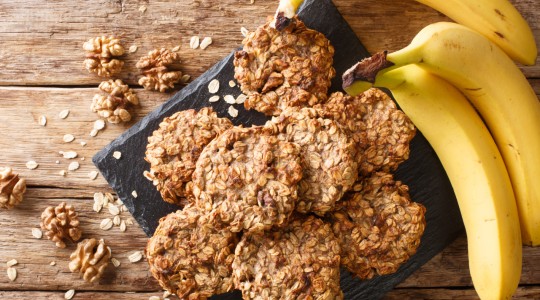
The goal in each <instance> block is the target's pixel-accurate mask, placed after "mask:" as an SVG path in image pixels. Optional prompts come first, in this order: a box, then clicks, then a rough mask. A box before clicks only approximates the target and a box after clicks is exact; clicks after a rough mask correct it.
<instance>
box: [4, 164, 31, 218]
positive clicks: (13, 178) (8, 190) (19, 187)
mask: <svg viewBox="0 0 540 300" xmlns="http://www.w3.org/2000/svg"><path fill="white" fill-rule="evenodd" d="M25 192H26V181H25V180H24V179H23V178H19V175H18V174H15V173H13V170H12V169H11V168H2V167H0V208H7V209H10V208H13V207H14V206H16V205H17V204H19V203H21V201H22V200H23V194H24V193H25Z"/></svg>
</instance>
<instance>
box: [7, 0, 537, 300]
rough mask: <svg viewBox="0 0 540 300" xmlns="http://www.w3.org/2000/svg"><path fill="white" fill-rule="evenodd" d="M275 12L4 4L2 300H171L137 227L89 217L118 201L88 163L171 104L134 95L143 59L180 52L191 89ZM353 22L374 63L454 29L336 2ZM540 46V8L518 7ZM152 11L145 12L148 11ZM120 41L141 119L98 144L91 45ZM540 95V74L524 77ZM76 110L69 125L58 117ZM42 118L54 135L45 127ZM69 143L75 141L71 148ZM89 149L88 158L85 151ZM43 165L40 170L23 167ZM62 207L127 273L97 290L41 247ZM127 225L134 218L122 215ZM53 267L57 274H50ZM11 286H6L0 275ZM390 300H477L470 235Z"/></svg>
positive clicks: (532, 271) (141, 3) (257, 5)
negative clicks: (105, 199) (13, 195)
mask: <svg viewBox="0 0 540 300" xmlns="http://www.w3.org/2000/svg"><path fill="white" fill-rule="evenodd" d="M275 2H276V1H263V0H255V2H254V3H253V4H252V3H250V0H242V1H235V0H220V1H218V0H178V1H164V0H161V1H159V0H158V1H155V0H138V1H129V0H97V1H86V0H77V1H75V0H69V1H68V0H45V1H44V0H24V1H20V0H0V151H1V152H0V153H1V154H0V166H11V167H12V168H13V169H14V170H15V171H16V172H19V173H20V175H21V176H22V177H24V178H26V179H27V183H28V191H27V193H26V195H25V199H24V202H23V203H22V204H21V205H20V206H18V207H17V208H16V209H13V210H10V211H5V210H2V211H0V226H1V227H0V263H2V267H0V270H1V272H3V273H0V298H1V299H63V296H64V293H65V292H66V291H67V290H69V289H75V290H76V291H77V292H76V295H75V298H74V299H95V300H97V299H148V298H149V297H150V296H160V295H162V291H161V289H160V287H159V285H158V284H157V282H156V281H155V280H154V279H153V277H152V276H151V275H150V273H149V272H148V267H147V264H146V262H145V261H144V260H143V261H141V262H138V263H130V262H129V261H128V258H127V257H128V255H129V254H131V253H132V252H134V251H138V250H143V249H144V247H145V243H146V240H147V238H146V236H145V235H144V234H143V231H142V230H141V229H140V228H139V227H138V226H137V225H136V224H134V225H131V226H128V229H127V231H126V232H121V231H120V230H119V229H118V227H115V228H113V229H111V230H109V231H103V230H100V229H99V223H100V222H101V220H102V219H103V218H107V217H109V214H108V213H105V212H101V213H96V212H94V211H93V210H92V204H93V200H92V198H93V194H94V193H96V192H111V189H110V188H109V187H108V185H107V183H106V182H105V180H104V179H103V178H102V177H101V176H99V177H98V178H97V179H96V180H90V179H89V178H88V173H89V172H90V171H93V170H96V169H95V167H94V166H93V164H92V162H91V157H92V156H93V155H94V154H95V153H96V152H97V151H98V150H100V149H101V148H103V147H104V146H105V145H106V144H108V143H109V142H110V141H111V140H113V139H114V138H115V137H117V136H118V135H120V134H121V133H122V132H123V131H125V130H126V129H127V128H128V127H129V126H131V125H133V124H134V123H135V122H136V121H138V120H140V119H141V118H142V117H143V116H145V115H146V114H147V113H148V112H150V111H151V110H153V109H154V108H155V107H156V106H158V105H160V104H161V103H163V102H164V101H166V100H167V99H168V98H169V97H170V96H171V95H172V94H161V93H157V92H148V91H144V90H142V89H140V87H138V86H137V85H136V81H137V77H138V72H137V70H136V68H135V63H136V61H137V60H138V58H139V57H140V56H142V55H144V54H146V53H147V52H148V51H150V50H152V49H154V48H160V47H169V48H172V47H175V46H178V45H179V46H181V55H182V57H183V66H182V70H183V71H184V72H185V73H187V74H189V75H191V76H192V77H193V78H195V77H197V76H199V75H200V74H201V73H203V72H204V71H205V70H206V69H208V68H209V67H210V66H212V65H213V64H214V63H216V62H217V61H219V60H220V59H221V58H222V57H224V56H225V55H227V54H228V53H229V52H230V51H231V50H232V49H234V48H235V47H237V46H238V45H240V42H241V40H242V35H241V34H240V27H242V26H243V27H246V28H247V29H249V30H253V29H254V28H256V27H257V26H258V25H259V24H261V23H263V22H264V21H265V18H266V17H267V16H268V15H271V14H272V13H273V11H274V9H275V7H276V3H275ZM334 2H335V4H336V5H337V6H338V8H339V10H340V11H341V13H342V14H343V15H344V16H345V19H346V20H347V21H348V22H349V24H351V26H352V28H353V29H354V31H355V32H356V33H357V35H358V36H359V37H360V39H361V40H362V41H363V43H364V44H365V45H366V46H367V48H368V50H369V51H371V52H374V51H378V50H383V49H387V50H397V49H399V48H401V47H403V46H405V45H407V44H408V42H409V41H410V40H411V38H412V37H413V36H414V35H415V34H416V32H418V31H419V30H420V29H421V28H422V27H424V26H425V25H428V24H429V23H432V22H434V21H439V20H446V18H445V17H444V16H442V15H441V14H439V13H437V12H435V11H433V10H431V9H430V8H428V7H425V6H422V5H420V4H418V3H416V2H414V1H412V0H391V1H380V0H362V1H361V0H354V1H351V0H334ZM513 2H514V3H515V5H516V6H517V8H518V9H519V10H520V11H521V12H522V13H523V14H524V16H525V18H526V19H527V20H528V21H529V23H530V25H531V27H532V28H533V30H534V33H535V36H536V37H537V40H540V1H538V0H514V1H513ZM143 8H146V10H144V9H143ZM111 34H114V35H117V36H120V37H121V38H122V42H123V44H124V45H125V47H126V48H129V47H130V46H132V45H136V46H137V47H138V50H137V51H136V52H135V53H130V54H128V55H126V58H125V62H126V63H125V66H124V71H123V72H122V75H121V76H120V78H121V79H123V80H124V81H126V82H128V83H129V84H130V85H133V86H134V87H136V88H137V94H138V96H139V98H140V100H141V107H140V108H137V109H135V110H133V111H134V114H135V116H134V120H133V121H132V122H131V123H129V124H127V125H107V128H106V129H105V130H104V131H102V132H100V133H99V135H98V136H96V137H91V136H90V135H89V133H90V131H91V129H92V126H93V121H95V120H96V119H97V115H96V114H94V113H92V112H91V111H90V109H89V107H90V103H91V101H92V97H93V95H94V94H95V93H96V92H97V85H98V84H99V83H100V82H101V78H99V77H97V76H95V75H93V74H90V73H88V72H86V71H85V70H84V69H83V68H82V61H83V59H84V53H83V50H82V44H83V42H84V41H85V40H87V39H88V38H91V37H95V36H100V35H111ZM193 35H199V36H200V37H201V38H202V37H205V36H211V37H212V39H213V41H214V42H213V44H212V45H211V46H210V47H208V48H207V49H206V50H200V49H199V50H192V49H190V48H189V39H190V37H191V36H193ZM522 70H523V72H524V73H525V74H526V76H527V77H528V78H529V79H530V82H531V84H532V85H533V87H534V89H535V91H536V92H537V94H540V65H539V64H538V61H537V65H536V66H532V67H524V68H522ZM65 109H69V110H70V114H69V116H68V117H67V118H66V119H60V118H59V117H58V114H59V113H60V111H62V110H65ZM41 115H44V116H46V117H47V119H48V122H47V125H46V126H45V127H43V126H40V125H38V118H39V117H40V116H41ZM65 134H72V135H74V136H75V137H76V140H75V141H74V142H72V143H64V142H63V140H62V138H63V136H64V135H65ZM82 141H85V142H86V143H87V144H86V146H82V145H81V143H80V142H82ZM59 151H76V152H77V153H78V158H77V159H76V160H77V161H78V162H79V163H80V168H79V169H78V170H75V171H70V172H68V174H67V175H66V176H65V177H63V176H61V175H59V172H60V171H61V170H67V167H68V164H69V163H70V162H71V161H74V160H68V159H64V158H63V157H61V155H60V154H59ZM30 160H35V161H36V162H38V163H39V167H38V168H37V169H35V170H29V169H27V168H26V166H25V164H26V162H27V161H30ZM62 201H66V202H68V203H71V204H73V205H74V206H75V207H76V209H77V210H78V211H79V215H80V218H81V228H82V229H83V231H84V235H83V236H84V237H85V238H86V237H96V238H104V239H105V240H106V241H107V242H108V243H109V244H110V246H111V248H112V250H113V257H115V258H117V259H118V260H119V261H120V262H121V265H120V266H119V267H118V268H114V267H112V266H110V267H109V268H108V269H107V272H106V274H105V276H104V278H103V279H102V280H101V281H100V282H99V284H88V283H86V282H84V281H83V280H82V279H79V276H78V274H73V273H71V272H69V270H68V262H69V254H70V253H71V252H72V251H73V250H74V248H75V247H74V246H73V245H71V246H69V247H68V248H67V249H58V248H56V247H55V246H54V244H53V243H52V242H51V241H48V240H46V239H45V238H42V239H35V238H34V237H33V236H32V229H33V228H39V217H40V214H41V212H42V211H43V210H44V209H45V208H46V207H47V206H51V205H57V204H59V203H60V202H62ZM122 218H125V219H127V218H129V215H128V213H123V215H122ZM523 255H524V257H523V275H522V277H521V285H520V288H519V290H518V292H517V294H516V298H523V299H531V298H536V299H540V248H530V247H524V252H523ZM11 259H17V260H18V265H16V266H15V268H16V269H17V271H18V277H17V279H16V280H15V281H14V282H10V281H9V280H8V277H7V274H6V266H5V262H7V261H9V260H11ZM53 261H54V262H56V265H54V266H53V265H50V263H51V262H53ZM1 274H4V275H1ZM387 298H388V299H475V298H476V294H475V292H474V289H473V288H472V284H471V279H470V276H469V271H468V262H467V245H466V239H465V236H464V235H463V236H462V237H460V238H458V239H457V240H456V241H455V242H454V243H452V244H451V245H450V246H449V247H447V248H446V249H445V250H444V251H443V252H442V253H440V254H439V255H437V256H436V257H434V258H433V259H432V260H431V261H430V262H429V263H427V264H426V265H425V266H424V267H422V268H421V269H420V270H418V271H417V272H416V273H414V274H413V275H412V276H411V277H410V278H409V279H407V280H406V281H405V282H403V283H401V284H400V285H399V286H398V287H397V288H396V289H395V290H394V291H392V292H391V293H389V294H388V296H387Z"/></svg>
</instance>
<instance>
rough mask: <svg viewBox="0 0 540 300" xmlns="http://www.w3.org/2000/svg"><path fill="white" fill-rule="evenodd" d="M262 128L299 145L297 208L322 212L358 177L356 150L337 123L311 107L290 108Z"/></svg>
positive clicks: (299, 210)
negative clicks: (299, 171) (300, 169)
mask: <svg viewBox="0 0 540 300" xmlns="http://www.w3.org/2000/svg"><path fill="white" fill-rule="evenodd" d="M265 127H267V128H270V129H271V130H273V131H274V132H278V137H279V138H280V139H281V140H283V141H288V142H292V143H295V144H297V145H298V146H300V158H301V164H302V169H303V175H302V180H301V181H300V188H299V194H298V196H299V200H298V203H297V205H296V210H297V211H298V212H301V213H308V212H313V213H316V214H318V215H321V216H322V215H324V214H325V213H326V212H328V211H331V210H333V209H334V206H335V204H336V202H338V201H339V200H340V199H341V197H342V196H343V194H344V193H345V192H346V191H347V190H349V189H350V188H351V187H352V185H353V184H354V182H355V181H356V179H357V174H358V165H357V163H356V161H355V155H356V149H354V145H353V143H352V142H351V140H350V138H349V137H348V136H347V135H345V133H344V132H343V131H342V129H341V128H340V127H339V126H338V125H337V123H336V122H334V121H332V120H330V119H323V118H320V117H319V114H318V112H317V111H316V110H314V109H311V108H302V109H296V108H290V109H287V110H286V111H284V112H283V113H282V114H281V115H280V116H279V117H275V118H274V119H273V120H272V121H269V122H267V123H266V125H265Z"/></svg>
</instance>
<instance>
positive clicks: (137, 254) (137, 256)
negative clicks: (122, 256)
mask: <svg viewBox="0 0 540 300" xmlns="http://www.w3.org/2000/svg"><path fill="white" fill-rule="evenodd" d="M142 258H143V255H142V252H141V251H135V252H133V253H131V254H130V255H129V256H128V259H129V261H130V262H132V263H136V262H138V261H140V260H141V259H142Z"/></svg>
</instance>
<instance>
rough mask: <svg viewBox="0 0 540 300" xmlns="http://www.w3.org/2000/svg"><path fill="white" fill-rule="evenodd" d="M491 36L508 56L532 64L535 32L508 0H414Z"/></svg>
mask: <svg viewBox="0 0 540 300" xmlns="http://www.w3.org/2000/svg"><path fill="white" fill-rule="evenodd" d="M416 1H417V2H420V3H423V4H425V5H427V6H430V7H432V8H434V9H435V10H437V11H439V12H441V13H443V14H445V15H447V16H448V17H450V18H451V19H453V20H454V21H456V22H458V23H460V24H463V25H465V26H467V27H469V28H471V29H473V30H475V31H477V32H479V33H481V34H482V35H484V36H485V37H487V38H488V39H490V40H491V41H492V42H494V43H495V44H497V45H498V46H499V47H501V48H502V49H503V50H504V51H505V52H506V53H507V54H508V55H509V56H510V57H512V58H513V59H515V60H516V61H518V62H520V63H522V64H525V65H534V64H535V63H536V56H537V55H538V50H537V48H536V42H535V40H534V35H533V32H532V30H531V28H530V27H529V25H528V24H527V21H525V19H523V17H522V16H521V14H520V13H519V11H518V10H517V9H516V8H515V7H514V6H513V5H512V3H510V2H509V1H508V0H444V1H441V0H416Z"/></svg>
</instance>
